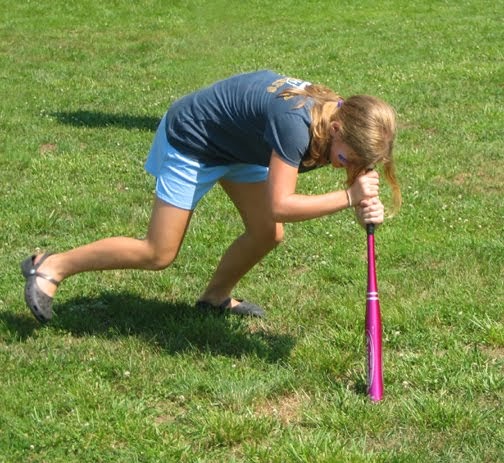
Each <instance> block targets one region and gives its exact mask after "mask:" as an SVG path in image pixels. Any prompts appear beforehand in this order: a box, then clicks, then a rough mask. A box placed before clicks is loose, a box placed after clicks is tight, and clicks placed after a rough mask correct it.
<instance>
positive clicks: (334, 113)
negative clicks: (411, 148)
mask: <svg viewBox="0 0 504 463" xmlns="http://www.w3.org/2000/svg"><path fill="white" fill-rule="evenodd" d="M279 96H280V97H283V98H290V97H293V96H302V97H304V98H303V99H302V100H301V102H300V103H299V105H298V107H301V106H303V105H304V104H305V103H306V102H307V101H308V99H311V100H312V101H313V106H312V107H311V118H312V122H311V125H310V140H311V141H310V148H309V155H308V158H307V159H305V160H303V164H304V165H305V166H313V165H321V164H324V163H325V162H327V160H328V159H329V153H330V149H331V143H332V135H331V132H330V128H331V124H332V123H333V122H338V125H339V133H340V135H341V140H342V141H343V143H345V144H347V145H348V146H349V147H350V148H351V149H352V151H353V152H354V154H355V159H356V162H352V164H351V165H350V166H349V167H348V168H347V184H348V185H351V184H352V183H353V182H354V181H355V179H356V178H357V177H358V176H359V175H361V174H362V172H364V171H366V170H368V169H373V168H374V167H375V166H376V165H377V164H379V163H383V170H384V175H385V180H386V181H387V183H388V184H389V185H390V187H391V189H392V202H393V206H394V207H393V209H394V212H397V211H398V210H399V208H400V207H401V202H402V198H401V189H400V187H399V183H398V181H397V177H396V172H395V163H394V158H393V156H392V152H393V148H394V139H395V135H396V121H395V111H394V109H393V108H392V107H391V106H390V105H389V104H387V103H385V102H384V101H382V100H380V99H379V98H376V97H373V96H369V95H354V96H351V97H350V98H348V99H346V100H343V98H342V97H341V96H340V95H338V94H337V93H335V92H334V91H332V90H331V89H329V88H327V87H325V86H323V85H308V86H306V87H305V88H302V89H299V88H292V89H288V90H285V91H283V92H281V93H280V95H279Z"/></svg>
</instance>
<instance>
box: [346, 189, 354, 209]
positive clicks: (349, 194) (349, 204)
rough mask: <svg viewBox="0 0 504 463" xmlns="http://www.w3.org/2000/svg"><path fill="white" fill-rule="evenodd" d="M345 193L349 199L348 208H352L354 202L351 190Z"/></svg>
mask: <svg viewBox="0 0 504 463" xmlns="http://www.w3.org/2000/svg"><path fill="white" fill-rule="evenodd" d="M345 193H346V197H347V201H348V207H352V206H353V202H352V194H351V193H350V188H348V189H347V190H345Z"/></svg>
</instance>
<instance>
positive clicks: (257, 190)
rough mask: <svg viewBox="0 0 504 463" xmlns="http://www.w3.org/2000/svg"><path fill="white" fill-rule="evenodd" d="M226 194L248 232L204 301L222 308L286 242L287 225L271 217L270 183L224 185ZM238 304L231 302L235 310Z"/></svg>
mask: <svg viewBox="0 0 504 463" xmlns="http://www.w3.org/2000/svg"><path fill="white" fill-rule="evenodd" d="M221 185H222V187H223V188H224V191H226V193H227V194H228V196H229V197H230V198H231V200H232V201H233V203H234V204H235V206H236V208H237V209H238V211H239V213H240V215H241V218H242V220H243V223H244V225H245V232H244V233H243V234H242V235H241V236H239V237H238V238H237V239H236V240H235V241H234V242H233V243H232V244H231V246H230V247H229V248H228V249H227V251H226V252H225V254H224V255H223V256H222V259H221V261H220V263H219V265H218V267H217V269H216V270H215V273H214V275H213V277H212V279H211V280H210V282H209V284H208V286H207V288H206V290H205V292H204V293H203V294H202V295H201V297H200V299H201V300H204V301H206V302H210V303H211V304H214V305H219V304H221V303H222V302H223V301H224V300H225V299H226V298H227V297H229V295H230V294H231V291H232V289H233V288H234V287H235V286H236V284H237V283H238V281H240V279H241V278H242V277H243V276H244V275H245V274H246V273H247V272H248V271H249V270H250V269H251V268H252V267H253V266H254V265H255V264H257V263H258V262H259V261H260V260H261V259H262V258H263V257H264V256H265V255H266V254H268V252H270V251H271V250H272V249H273V248H275V247H276V246H277V245H278V244H279V243H280V242H281V241H282V239H283V225H282V224H279V223H275V222H274V221H273V220H272V219H271V216H270V214H268V212H267V211H268V210H269V209H270V206H269V196H268V190H267V186H266V182H260V183H234V182H230V181H224V180H223V181H221ZM236 304H238V302H237V301H236V300H232V301H231V306H232V307H233V306H235V305H236Z"/></svg>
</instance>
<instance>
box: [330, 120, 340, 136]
mask: <svg viewBox="0 0 504 463" xmlns="http://www.w3.org/2000/svg"><path fill="white" fill-rule="evenodd" d="M330 127H331V128H330V129H329V130H330V132H331V135H333V136H334V135H336V134H337V133H338V132H339V129H340V124H339V122H337V121H332V122H331V124H330Z"/></svg>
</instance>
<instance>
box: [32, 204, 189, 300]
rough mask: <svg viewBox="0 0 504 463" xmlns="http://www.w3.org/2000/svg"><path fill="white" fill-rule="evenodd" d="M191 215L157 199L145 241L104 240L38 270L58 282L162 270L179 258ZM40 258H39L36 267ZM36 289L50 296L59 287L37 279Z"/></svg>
mask: <svg viewBox="0 0 504 463" xmlns="http://www.w3.org/2000/svg"><path fill="white" fill-rule="evenodd" d="M191 216H192V211H188V210H184V209H179V208H177V207H175V206H172V205H170V204H167V203H165V202H163V201H161V200H160V199H158V198H156V200H155V202H154V207H153V210H152V215H151V219H150V224H149V229H148V233H147V237H146V239H143V240H140V239H135V238H127V237H122V236H121V237H114V238H105V239H102V240H99V241H95V242H93V243H90V244H86V245H84V246H81V247H78V248H75V249H72V250H70V251H67V252H63V253H61V254H54V255H51V256H49V257H48V258H47V259H46V260H45V261H44V263H43V264H42V265H41V266H40V268H39V269H38V270H39V271H40V272H41V273H44V274H46V275H49V276H52V277H53V278H54V279H55V280H57V281H62V280H64V279H65V278H67V277H69V276H71V275H75V274H76V273H82V272H89V271H95V270H112V269H144V270H161V269H163V268H166V267H167V266H168V265H170V264H171V263H172V262H173V260H174V259H175V257H176V256H177V254H178V251H179V249H180V246H181V244H182V241H183V239H184V236H185V232H186V230H187V227H188V225H189V222H190V220H191ZM40 257H41V256H37V258H36V259H35V263H37V262H38V260H39V259H40ZM37 285H38V286H39V288H40V289H41V290H42V291H43V292H44V293H46V294H47V295H48V296H51V297H53V296H54V294H55V293H56V285H54V284H53V283H51V282H49V281H47V280H46V279H43V278H37Z"/></svg>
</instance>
